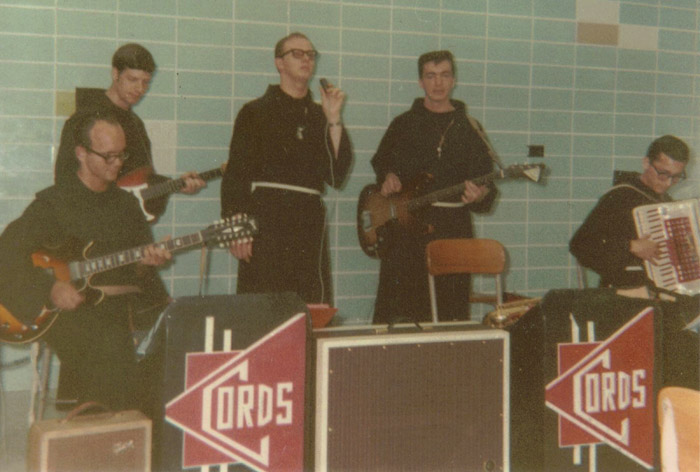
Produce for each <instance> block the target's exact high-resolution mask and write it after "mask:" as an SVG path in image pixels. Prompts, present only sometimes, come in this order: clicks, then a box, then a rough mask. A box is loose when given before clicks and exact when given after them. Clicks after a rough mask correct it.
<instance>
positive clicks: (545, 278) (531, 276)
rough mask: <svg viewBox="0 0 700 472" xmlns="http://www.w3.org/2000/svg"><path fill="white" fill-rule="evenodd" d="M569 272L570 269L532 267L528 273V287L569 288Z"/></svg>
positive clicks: (543, 288) (532, 288) (541, 288)
mask: <svg viewBox="0 0 700 472" xmlns="http://www.w3.org/2000/svg"><path fill="white" fill-rule="evenodd" d="M562 250H563V249H562ZM568 273H569V271H568V269H530V270H529V271H528V274H527V283H528V289H531V290H535V289H540V290H545V291H549V290H553V289H556V288H567V287H568V286H569V278H568Z"/></svg>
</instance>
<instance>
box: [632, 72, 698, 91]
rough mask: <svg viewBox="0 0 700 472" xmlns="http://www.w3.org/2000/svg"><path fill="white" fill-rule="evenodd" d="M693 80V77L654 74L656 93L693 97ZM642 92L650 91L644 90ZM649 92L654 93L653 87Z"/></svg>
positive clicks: (649, 80)
mask: <svg viewBox="0 0 700 472" xmlns="http://www.w3.org/2000/svg"><path fill="white" fill-rule="evenodd" d="M693 79H694V77H692V76H689V75H680V74H665V73H658V74H656V92H658V93H662V94H665V93H668V94H673V95H688V96H692V95H694V92H693ZM647 82H651V79H648V80H647ZM647 85H649V84H647ZM644 91H645V92H648V91H650V90H648V89H645V90H644ZM651 91H654V88H653V87H652V88H651Z"/></svg>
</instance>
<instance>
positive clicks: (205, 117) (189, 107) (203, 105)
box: [177, 96, 233, 123]
mask: <svg viewBox="0 0 700 472" xmlns="http://www.w3.org/2000/svg"><path fill="white" fill-rule="evenodd" d="M177 118H178V119H179V120H183V121H215V122H222V121H223V122H231V123H232V122H233V120H232V117H231V102H230V100H225V99H222V98H221V97H216V98H201V97H187V96H181V97H179V98H178V100H177Z"/></svg>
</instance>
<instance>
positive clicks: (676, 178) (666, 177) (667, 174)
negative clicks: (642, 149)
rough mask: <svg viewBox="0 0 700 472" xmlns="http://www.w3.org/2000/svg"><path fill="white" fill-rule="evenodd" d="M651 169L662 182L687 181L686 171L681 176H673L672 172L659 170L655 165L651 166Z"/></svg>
mask: <svg viewBox="0 0 700 472" xmlns="http://www.w3.org/2000/svg"><path fill="white" fill-rule="evenodd" d="M651 167H652V168H653V169H654V170H655V171H656V175H658V176H659V178H660V179H661V180H670V181H672V182H674V183H676V182H680V181H681V180H685V178H686V175H685V171H683V172H681V173H679V174H671V173H670V172H666V171H665V170H659V169H657V168H656V166H655V165H654V164H651Z"/></svg>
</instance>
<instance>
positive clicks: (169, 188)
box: [141, 167, 223, 200]
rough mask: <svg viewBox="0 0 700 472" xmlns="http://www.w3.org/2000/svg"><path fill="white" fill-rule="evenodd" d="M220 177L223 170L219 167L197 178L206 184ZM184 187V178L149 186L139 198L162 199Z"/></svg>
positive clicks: (202, 173)
mask: <svg viewBox="0 0 700 472" xmlns="http://www.w3.org/2000/svg"><path fill="white" fill-rule="evenodd" d="M222 175H223V170H222V169H221V168H220V167H217V168H216V169H211V170H208V171H206V172H201V173H200V174H199V177H200V178H201V179H202V180H204V181H205V182H206V181H208V180H212V179H216V178H218V177H221V176H222ZM184 186H185V179H184V178H179V179H172V180H168V181H167V182H163V183H160V184H155V185H151V186H149V187H148V188H145V189H144V190H142V191H141V197H142V198H143V199H144V200H150V199H152V198H158V197H163V196H165V195H169V194H171V193H175V192H177V191H179V190H180V189H182V188H183V187H184Z"/></svg>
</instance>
